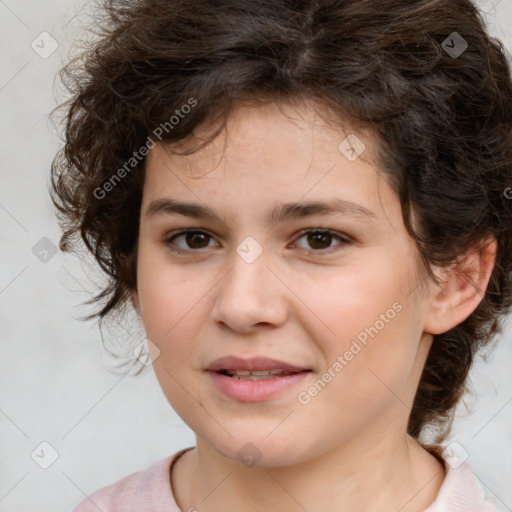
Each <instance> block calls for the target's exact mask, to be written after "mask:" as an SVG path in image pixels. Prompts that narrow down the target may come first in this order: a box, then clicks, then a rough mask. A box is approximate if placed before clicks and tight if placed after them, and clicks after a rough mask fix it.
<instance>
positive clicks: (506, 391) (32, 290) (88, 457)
mask: <svg viewBox="0 0 512 512" xmlns="http://www.w3.org/2000/svg"><path fill="white" fill-rule="evenodd" d="M86 3H87V2H85V3H84V2H83V1H78V2H71V1H67V0H59V1H57V0H46V1H45V2H36V1H35V0H0V34H1V37H0V40H1V48H2V50H1V53H0V59H1V61H0V64H1V66H0V112H1V124H0V129H1V132H0V173H1V184H2V186H1V188H0V226H1V231H0V258H1V260H0V261H1V263H2V264H1V265H0V333H1V338H0V443H1V444H0V453H1V457H0V512H22V511H34V510H37V511H38V512H50V511H51V512H65V511H70V510H72V509H73V507H74V506H76V505H77V504H78V502H80V501H81V500H82V499H84V497H85V495H87V494H91V493H92V492H93V491H95V490H97V489H99V488H100V487H103V486H105V485H107V484H110V483H112V482H114V481H116V480H118V479H120V478H122V477H123V476H125V475H127V474H129V473H132V472H134V471H138V470H141V469H144V468H146V467H147V466H149V465H150V464H151V463H153V462H154V461H156V460H157V459H160V458H163V457H166V456H168V455H170V454H172V453H174V452H175V451H177V450H178V449H181V448H183V447H186V446H192V445H194V444H195V439H194V435H193V433H192V431H190V429H189V428H188V427H187V426H185V425H184V424H183V422H182V421H181V419H180V418H179V417H178V416H177V415H176V414H175V413H174V411H173V410H172V409H171V408H170V406H169V405H168V403H167V401H166V400H165V397H164V396H163V393H162V391H161V390H160V388H159V386H158V383H157V381H156V378H155V377H154V375H153V373H152V371H151V368H150V367H149V368H147V369H146V370H145V371H144V372H143V373H142V374H141V375H139V376H138V377H134V376H132V375H131V374H128V375H125V371H121V370H117V372H116V371H113V370H109V368H112V362H113V360H112V359H109V358H108V357H107V354H106V353H105V352H104V350H103V348H102V338H101V335H100V332H99V329H98V325H97V322H82V321H79V320H78V319H77V318H78V317H79V316H82V315H84V314H85V313H87V312H88V311H90V310H88V309H87V308H86V307H80V306H79V305H80V303H82V302H83V301H84V300H86V299H87V298H89V297H90V295H91V292H92V291H94V289H95V288H94V282H99V280H100V279H101V276H99V275H98V273H97V272H95V271H94V267H93V266H91V263H90V260H84V261H80V260H78V259H77V258H76V257H75V256H73V255H71V256H70V255H63V254H61V253H60V252H58V253H57V254H55V255H53V256H52V253H51V252H49V253H48V254H47V255H45V253H44V252H43V251H44V249H45V248H46V249H48V248H49V247H50V248H51V247H52V245H53V246H55V245H57V244H58V239H59V230H58V227H57V223H56V221H55V218H54V214H53V211H52V206H51V202H50V199H49V197H48V194H47V185H48V176H49V174H48V173H49V166H50V162H51V160H52V157H53V155H54V153H55V152H56V150H57V148H58V145H59V138H58V136H57V134H58V132H57V128H56V127H55V126H53V124H52V123H51V122H50V121H49V120H48V113H49V112H50V110H51V109H52V108H53V107H54V106H55V104H56V101H57V100H60V99H62V90H61V88H60V87H59V84H58V81H56V73H57V71H58V69H59V68H60V67H61V65H62V63H63V62H65V61H66V60H67V58H68V56H69V55H70V54H72V52H73V51H74V49H75V47H76V43H75V42H74V41H76V39H77V37H84V35H83V33H81V32H80V27H82V26H83V25H84V24H86V23H87V17H86V13H87V7H86ZM478 5H479V6H481V8H482V10H483V11H484V12H485V13H486V15H485V16H486V20H487V22H488V26H489V30H490V31H491V33H492V34H493V35H495V36H497V37H499V38H501V39H502V40H503V41H504V43H505V44H506V46H507V48H508V49H509V51H510V50H511V49H512V25H511V24H512V0H501V1H498V0H494V1H485V2H484V1H480V2H478ZM84 7H86V8H85V9H84ZM458 31H459V32H460V33H463V32H464V27H463V26H461V27H460V29H459V30H458ZM42 32H48V33H49V34H51V37H52V38H53V39H54V40H55V41H57V42H58V45H59V46H58V48H57V49H56V51H55V52H54V53H53V54H52V55H51V56H48V57H47V56H46V55H44V56H45V57H47V58H42V57H41V56H40V55H39V54H38V53H36V51H34V49H33V48H32V47H31V44H32V42H33V41H35V43H34V44H39V49H38V51H39V52H43V51H48V50H49V49H51V45H50V43H51V41H50V40H49V39H44V38H45V37H46V38H47V36H41V35H40V34H41V33H42ZM42 38H43V41H44V42H45V43H44V48H42V46H43V44H42V43H41V39H42ZM45 237H46V238H47V239H48V240H43V241H41V239H44V238H45ZM41 244H42V245H41ZM34 246H35V247H36V249H34V250H33V248H34ZM34 252H35V254H34ZM41 259H42V260H43V261H41ZM45 259H46V260H47V261H44V260H45ZM91 279H92V281H91ZM511 324H512V322H510V321H509V323H508V326H507V328H506V330H505V332H504V334H503V335H502V336H501V337H500V338H499V339H498V340H497V348H496V349H495V350H494V351H493V352H491V353H490V355H489V357H488V358H487V362H486V363H485V364H484V363H482V362H481V361H480V360H479V361H478V364H477V365H476V366H475V367H474V369H473V371H472V373H471V382H472V383H473V389H474V394H473V395H472V396H469V397H468V398H467V399H466V403H467V405H468V407H469V408H470V410H473V411H474V412H473V414H472V416H471V417H468V414H467V412H466V409H465V408H464V406H463V405H462V404H461V407H459V409H458V414H457V421H456V423H455V427H454V431H453V435H452V436H451V440H452V441H456V442H457V443H458V445H455V446H456V448H455V452H456V453H457V451H458V452H459V453H460V454H461V455H463V454H464V452H463V451H461V450H465V451H466V452H467V454H468V462H469V463H470V464H471V465H472V467H473V470H474V471H475V473H476V474H477V476H478V477H479V478H480V480H481V481H482V483H483V485H484V487H485V488H486V491H487V492H488V493H489V494H491V495H493V496H494V497H495V500H496V501H497V503H498V506H499V508H500V510H503V511H505V510H511V511H512V486H511V485H510V483H511V482H512V426H511V425H512V382H511V377H510V368H511V367H512V331H511ZM104 334H105V336H106V340H107V341H110V342H112V343H118V344H120V345H123V344H125V345H126V344H134V343H137V342H138V340H139V341H142V339H143V338H144V334H143V332H141V331H140V329H137V328H136V326H134V325H129V324H126V325H122V326H118V327H117V328H113V329H112V330H111V331H109V332H106V333H104ZM132 373H133V372H132ZM43 442H46V443H49V444H50V445H51V448H50V447H48V445H41V443H43ZM53 450H55V452H56V453H57V454H58V458H57V459H56V460H55V462H53V464H52V465H51V466H49V467H48V469H43V468H42V467H40V466H41V465H45V464H48V463H49V462H51V461H52V454H54V453H55V452H54V451H53Z"/></svg>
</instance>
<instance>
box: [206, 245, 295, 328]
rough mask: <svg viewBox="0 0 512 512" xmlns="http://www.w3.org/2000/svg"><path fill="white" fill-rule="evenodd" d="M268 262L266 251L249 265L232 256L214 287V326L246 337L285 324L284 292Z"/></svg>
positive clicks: (284, 288) (285, 305) (285, 306)
mask: <svg viewBox="0 0 512 512" xmlns="http://www.w3.org/2000/svg"><path fill="white" fill-rule="evenodd" d="M268 260H269V258H267V257H266V251H263V253H262V254H260V255H259V256H258V257H257V258H256V259H255V260H254V261H252V262H250V263H249V262H248V261H246V260H244V258H242V257H241V256H240V255H239V254H238V253H236V252H235V251H234V252H233V256H232V259H231V268H230V270H229V271H228V272H227V274H226V275H225V276H224V278H223V279H222V280H221V281H220V283H219V285H218V287H216V289H217V296H216V298H215V303H214V307H213V309H212V318H213V320H214V321H215V322H216V323H217V324H220V325H222V326H224V327H228V328H230V329H231V330H233V331H236V332H238V333H243V334H247V333H250V332H252V331H257V330H261V329H270V328H272V327H277V326H279V325H282V324H283V323H284V322H285V321H286V317H287V314H288V313H287V311H288V309H287V301H286V291H287V289H286V286H285V285H283V282H282V281H281V280H280V279H279V278H278V277H277V276H276V273H277V272H276V270H274V269H272V268H270V267H269V263H270V262H269V261H268Z"/></svg>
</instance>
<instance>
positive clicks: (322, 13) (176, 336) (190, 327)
mask: <svg viewBox="0 0 512 512" xmlns="http://www.w3.org/2000/svg"><path fill="white" fill-rule="evenodd" d="M104 13H105V14H107V15H108V16H102V17H101V19H102V33H101V37H100V38H99V39H98V40H96V41H95V42H94V43H93V44H92V45H91V47H90V48H88V49H87V51H86V52H85V54H84V55H82V56H81V57H80V59H78V60H76V61H74V62H73V63H71V64H70V65H69V66H68V67H67V68H66V69H65V70H64V78H65V79H66V83H67V84H68V85H69V87H70V90H71V92H72V96H71V98H70V100H69V102H68V103H67V104H66V105H65V108H66V109H67V115H68V117H67V126H66V134H65V135H66V140H65V145H64V147H63V149H62V151H61V152H60V153H59V155H57V157H56V159H55V161H54V164H53V168H52V190H51V193H52V199H53V201H54V204H55V206H56V207H57V208H58V210H59V214H60V220H61V223H62V226H63V228H64V233H63V237H62V240H61V249H63V250H69V249H71V248H72V247H73V244H72V242H73V241H74V240H76V238H75V235H77V234H79V235H80V236H81V238H82V240H83V241H84V242H85V244H86V246H87V247H88V249H89V250H90V251H91V252H92V253H93V254H94V255H95V257H96V259H97V261H98V264H99V265H100V266H101V268H102V269H103V270H104V271H105V272H106V273H107V275H108V277H109V282H108V285H107V286H106V287H105V289H104V290H103V292H102V293H101V294H99V295H98V296H97V297H96V298H95V300H97V301H100V300H103V299H107V301H106V303H105V304H103V305H102V306H101V308H99V309H98V311H97V313H95V315H93V316H98V317H100V319H106V318H108V316H109V315H113V314H119V313H120V312H121V310H122V308H123V307H124V306H125V305H127V304H130V303H131V304H133V306H134V307H135V309H136V311H137V314H138V315H139V317H140V319H141V322H142V324H143V326H144V329H145V332H146V335H147V338H148V345H149V348H150V352H151V357H152V362H153V368H154V371H155V373H156V376H157V378H158V381H159V383H160V385H161V387H162V390H163V392H164V394H165V396H166V397H167V399H168V401H169V404H170V406H172V407H173V409H174V410H176V412H177V413H178V414H179V415H180V416H181V417H182V418H183V420H184V422H185V423H187V425H189V426H190V428H191V429H192V430H193V431H194V432H195V434H196V440H197V442H196V446H194V447H188V448H185V449H183V450H180V451H179V452H178V453H175V454H173V455H170V456H169V457H166V458H165V459H162V460H161V461H157V462H155V464H154V465H152V466H151V467H150V468H148V469H146V470H144V471H140V472H137V473H134V474H131V475H128V476H126V477H125V478H124V479H122V480H120V481H119V482H116V483H114V484H112V485H109V486H108V487H106V488H104V489H101V490H99V491H97V492H96V493H94V494H92V495H91V496H89V497H88V498H87V499H85V500H84V501H83V502H82V503H80V504H79V505H78V507H77V508H76V509H75V512H89V511H93V510H94V511H97V510H102V511H103V512H107V511H108V512H110V511H111V512H113V511H118V510H123V511H132V510H133V511H137V512H143V511H157V510H158V511H159V512H163V511H167V512H178V511H180V510H181V511H189V512H192V511H198V512H212V511H219V510H251V511H277V510H279V511H282V510H286V511H304V510H307V511H308V512H314V511H320V510H326V509H329V510H337V511H346V512H348V511H350V512H353V511H360V512H364V511H368V512H370V511H371V512H375V511H386V512H387V511H401V512H424V511H425V512H426V511H428V512H441V511H445V510H449V511H450V512H462V511H466V512H469V511H471V512H477V511H478V512H480V511H493V510H496V508H495V505H494V504H493V502H492V500H490V499H488V498H486V497H485V496H484V492H483V489H482V487H481V486H480V484H479V482H478V480H477V478H476V476H475V475H474V474H473V471H472V469H471V468H470V466H469V465H468V464H467V463H463V462H462V461H459V460H457V459H456V458H455V457H453V456H452V454H451V452H450V450H447V449H446V448H445V446H443V444H442V442H443V440H444V439H445V438H446V435H447V434H448V432H449V428H450V424H451V420H452V414H453V408H454V406H455V405H456V404H457V402H458V400H459V399H460V397H461V395H462V393H463V391H464V389H465V382H466V377H467V374H468V371H469V369H470V367H471V364H472V360H473V356H474V354H475V352H476V350H477V349H479V348H480V347H482V346H483V345H484V344H486V343H488V342H489V341H490V340H491V338H492V337H493V336H494V335H495V334H496V333H498V332H500V329H501V324H500V322H499V320H500V319H501V318H502V317H503V316H504V315H506V314H507V313H508V312H509V311H510V306H511V303H512V294H511V291H512V283H511V270H512V200H511V197H512V188H511V187H512V116H511V112H512V81H511V76H510V68H509V65H508V63H507V61H506V58H505V54H504V50H503V48H502V46H501V43H499V42H498V41H496V40H493V39H491V38H490V37H489V35H488V34H487V32H486V30H485V28H484V23H483V20H482V19H481V17H480V15H479V13H478V11H477V9H476V8H475V7H474V5H473V4H472V3H471V2H470V1H469V0H453V1H451V2H444V1H441V0H412V1H410V2H400V1H397V0H384V1H383V0H362V1H359V2H353V1H347V0H318V1H304V0H260V1H258V2H255V1H244V0H236V1H235V0H224V1H219V0H216V1H213V0H208V1H205V0H188V1H187V2H175V1H169V0H134V1H131V2H123V1H120V0H119V1H111V2H107V3H106V4H105V6H104ZM427 428H429V429H431V430H432V429H434V431H435V432H436V433H437V436H436V437H435V439H433V440H432V439H431V440H430V441H428V440H427V439H426V436H425V432H426V429H427Z"/></svg>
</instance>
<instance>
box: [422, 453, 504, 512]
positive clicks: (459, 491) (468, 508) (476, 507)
mask: <svg viewBox="0 0 512 512" xmlns="http://www.w3.org/2000/svg"><path fill="white" fill-rule="evenodd" d="M445 469H446V476H445V479H444V482H443V485H442V486H441V489H440V490H439V493H438V495H437V498H436V501H435V502H434V503H432V505H430V507H429V508H428V509H427V510H425V512H445V511H450V512H498V509H497V508H496V504H495V502H494V501H493V500H492V499H491V498H488V497H486V495H485V492H484V489H483V487H482V485H481V484H480V482H479V480H478V478H477V477H476V475H475V474H474V472H473V470H472V468H471V466H470V465H469V464H468V463H467V462H462V461H460V460H458V459H456V458H454V457H451V458H450V464H448V463H447V462H446V461H445Z"/></svg>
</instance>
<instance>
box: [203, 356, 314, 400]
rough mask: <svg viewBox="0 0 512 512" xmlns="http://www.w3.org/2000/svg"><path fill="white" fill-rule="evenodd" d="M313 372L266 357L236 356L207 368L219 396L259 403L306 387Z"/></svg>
mask: <svg viewBox="0 0 512 512" xmlns="http://www.w3.org/2000/svg"><path fill="white" fill-rule="evenodd" d="M312 371H313V370H311V369H310V368H305V367H301V366H296V365H293V364H290V363H285V362H283V361H277V360H275V359H269V358H267V357H253V358H250V359H245V358H240V357H235V356H227V357H223V358H220V359H217V360H216V361H214V362H213V363H211V364H210V365H209V366H208V367H207V368H206V373H207V374H208V375H209V376H210V378H211V383H212V384H213V385H214V388H215V389H216V390H217V392H220V393H221V395H222V396H224V397H226V398H229V399H232V400H236V401H239V402H260V401H266V400H271V399H274V398H277V397H279V396H283V395H284V394H285V393H286V392H290V391H292V389H293V388H294V387H296V386H298V385H299V384H300V383H302V384H303V383H304V382H305V380H304V379H306V377H307V375H308V374H310V373H312ZM306 382H307V381H306ZM290 396H292V395H291V394H290Z"/></svg>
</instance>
